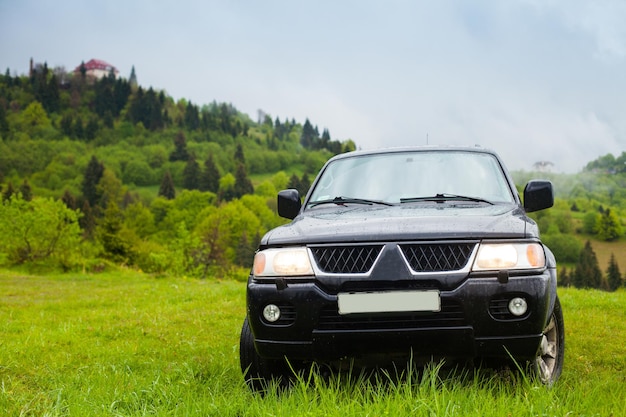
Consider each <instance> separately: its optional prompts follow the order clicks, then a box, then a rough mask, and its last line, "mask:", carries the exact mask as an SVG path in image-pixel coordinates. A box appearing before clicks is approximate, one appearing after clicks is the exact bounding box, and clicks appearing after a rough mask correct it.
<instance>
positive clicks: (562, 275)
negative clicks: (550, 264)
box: [558, 266, 572, 287]
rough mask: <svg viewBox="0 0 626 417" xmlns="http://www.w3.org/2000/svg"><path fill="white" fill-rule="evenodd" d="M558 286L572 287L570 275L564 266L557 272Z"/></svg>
mask: <svg viewBox="0 0 626 417" xmlns="http://www.w3.org/2000/svg"><path fill="white" fill-rule="evenodd" d="M558 284H559V286H561V287H569V286H570V285H572V279H571V275H570V273H569V271H568V269H567V267H566V266H564V267H563V268H561V271H560V272H559V281H558Z"/></svg>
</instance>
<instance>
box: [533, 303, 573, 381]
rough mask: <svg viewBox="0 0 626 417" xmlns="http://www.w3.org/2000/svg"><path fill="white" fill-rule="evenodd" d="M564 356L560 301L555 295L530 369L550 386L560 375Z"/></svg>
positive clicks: (563, 331) (563, 329)
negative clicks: (552, 307) (552, 306)
mask: <svg viewBox="0 0 626 417" xmlns="http://www.w3.org/2000/svg"><path fill="white" fill-rule="evenodd" d="M564 358H565V326H564V324H563V311H562V310H561V302H560V301H559V297H558V296H557V297H556V300H555V302H554V309H553V310H552V314H551V315H550V319H549V320H548V324H547V325H546V327H545V329H544V330H543V339H542V341H541V345H540V346H539V351H538V352H537V358H536V359H535V360H534V362H533V363H532V364H531V366H532V370H533V372H534V374H535V375H536V376H537V378H539V380H540V381H541V382H542V383H543V384H545V385H548V386H551V385H553V384H554V383H555V382H556V381H557V380H558V379H559V377H560V376H561V372H562V371H563V360H564Z"/></svg>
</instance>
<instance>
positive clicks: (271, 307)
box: [263, 304, 280, 323]
mask: <svg viewBox="0 0 626 417" xmlns="http://www.w3.org/2000/svg"><path fill="white" fill-rule="evenodd" d="M263 317H264V318H265V320H267V321H269V322H270V323H274V322H275V321H276V320H278V319H279V318H280V308H278V306H277V305H276V304H268V305H266V306H265V308H264V309H263Z"/></svg>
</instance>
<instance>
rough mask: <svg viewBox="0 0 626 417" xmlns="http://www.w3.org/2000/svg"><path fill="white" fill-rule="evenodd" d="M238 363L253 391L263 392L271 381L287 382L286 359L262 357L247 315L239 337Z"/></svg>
mask: <svg viewBox="0 0 626 417" xmlns="http://www.w3.org/2000/svg"><path fill="white" fill-rule="evenodd" d="M239 363H240V365H241V372H242V373H243V377H244V379H245V381H246V383H247V384H248V386H249V387H250V389H251V390H253V391H256V392H264V391H265V390H266V389H267V388H268V385H269V384H270V383H271V382H272V381H275V382H277V383H278V384H282V385H285V384H286V383H287V382H288V379H289V366H288V365H287V361H286V360H284V359H268V358H263V357H261V356H259V354H258V353H257V351H256V349H255V348H254V335H253V334H252V330H251V329H250V324H249V323H248V318H247V317H246V318H245V320H244V322H243V327H242V328H241V337H240V339H239Z"/></svg>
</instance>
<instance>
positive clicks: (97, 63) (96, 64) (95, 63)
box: [74, 59, 118, 73]
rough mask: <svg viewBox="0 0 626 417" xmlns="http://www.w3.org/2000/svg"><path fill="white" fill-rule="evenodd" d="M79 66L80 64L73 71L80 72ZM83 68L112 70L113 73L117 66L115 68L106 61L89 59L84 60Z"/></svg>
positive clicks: (115, 71)
mask: <svg viewBox="0 0 626 417" xmlns="http://www.w3.org/2000/svg"><path fill="white" fill-rule="evenodd" d="M81 65H82V64H81ZM80 67H81V66H80V65H79V66H77V67H76V69H75V70H74V72H80ZM85 70H87V71H89V70H102V71H111V70H113V72H114V73H117V72H118V71H117V68H115V67H114V66H113V65H111V64H109V63H108V62H106V61H102V60H101V59H90V60H89V61H87V62H85Z"/></svg>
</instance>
